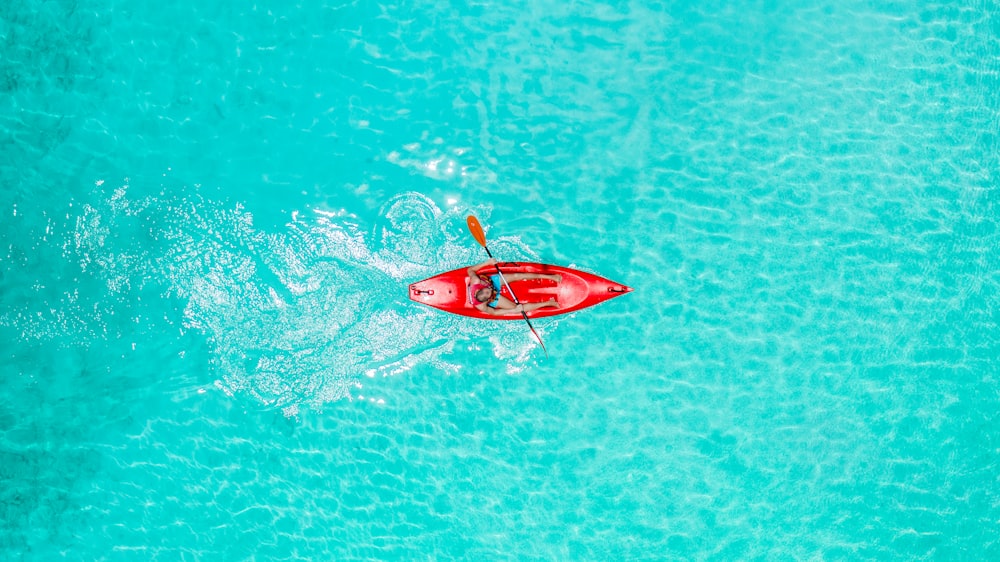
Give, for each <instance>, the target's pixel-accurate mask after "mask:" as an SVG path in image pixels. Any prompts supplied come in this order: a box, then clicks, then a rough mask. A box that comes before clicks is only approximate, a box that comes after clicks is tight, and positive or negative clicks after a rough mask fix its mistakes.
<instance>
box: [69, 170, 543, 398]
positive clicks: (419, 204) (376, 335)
mask: <svg viewBox="0 0 1000 562" xmlns="http://www.w3.org/2000/svg"><path fill="white" fill-rule="evenodd" d="M86 214H87V217H86V219H85V220H80V221H77V232H76V236H75V241H76V242H75V248H74V253H75V254H76V259H79V260H80V262H81V263H82V264H95V263H96V264H102V266H101V274H102V275H103V276H104V278H105V281H106V282H107V284H108V287H109V289H111V290H115V288H116V287H117V288H121V289H120V290H134V289H135V286H136V285H137V284H142V283H150V282H153V281H154V280H155V282H156V283H157V284H159V283H161V282H162V283H163V285H162V287H161V288H160V292H161V293H162V296H165V297H167V299H169V300H172V301H173V302H174V303H175V304H176V306H179V307H180V309H182V313H181V314H180V315H179V316H180V319H179V320H178V321H179V322H180V324H181V326H180V328H181V330H183V331H195V332H196V333H201V334H204V336H205V338H206V340H207V345H208V348H209V352H208V356H209V363H210V369H211V372H212V378H214V380H215V385H216V386H217V387H218V388H220V389H222V390H223V391H225V392H227V393H229V394H234V395H239V394H246V395H249V396H252V397H253V398H254V399H255V400H257V401H259V402H260V403H261V404H262V405H264V406H265V407H275V408H280V409H282V410H283V411H284V412H285V414H286V415H294V414H296V413H297V412H298V411H299V408H300V407H302V406H308V407H320V406H321V405H322V404H324V403H327V402H331V401H336V400H341V399H344V398H348V399H357V398H364V393H363V391H362V390H361V388H362V385H363V383H364V382H365V381H366V378H374V377H379V376H390V375H395V374H399V373H403V372H406V371H408V370H410V369H412V368H414V367H415V366H418V365H419V366H428V365H429V366H431V368H434V369H435V370H438V371H445V372H447V371H454V370H457V369H458V366H457V365H455V364H451V363H449V360H448V356H449V355H450V354H451V352H452V351H453V348H454V345H455V344H454V342H455V341H456V339H459V340H462V339H467V337H468V336H467V335H465V334H468V333H469V331H470V329H471V330H472V331H473V333H472V334H471V335H472V336H473V337H476V336H477V335H481V336H482V337H483V338H484V339H488V338H489V337H491V334H492V333H493V332H491V331H490V330H489V329H488V328H487V327H486V326H482V325H481V324H482V323H476V324H479V325H474V326H470V325H469V321H467V320H464V319H455V318H451V317H449V316H448V315H443V314H440V313H438V312H437V311H432V310H429V309H425V308H424V307H421V306H420V305H417V304H415V303H412V302H410V301H409V300H408V297H407V292H406V286H407V283H408V282H412V281H414V280H418V279H421V278H423V277H426V276H429V275H431V274H433V273H436V272H438V271H441V270H443V269H448V268H453V267H457V266H460V265H463V264H466V263H472V262H474V261H479V260H481V259H482V256H480V255H479V253H480V252H477V250H478V249H479V248H478V247H476V246H475V244H471V243H470V241H469V240H468V235H467V233H466V232H465V231H464V228H463V227H462V226H461V225H462V222H463V220H464V213H462V212H460V210H458V209H454V210H451V211H447V212H445V211H442V210H441V209H440V208H438V207H437V206H436V205H435V204H434V202H433V201H431V200H430V199H428V198H427V197H425V196H423V195H421V194H418V193H406V194H402V195H399V196H397V197H395V198H393V199H392V200H390V201H388V202H387V203H386V204H385V205H384V206H383V208H382V209H381V210H380V212H379V214H378V218H377V220H376V224H365V223H364V221H363V220H362V219H360V218H358V217H357V216H355V215H353V214H351V213H349V212H347V211H340V212H329V211H318V210H317V211H307V212H297V213H293V215H292V217H293V219H292V221H291V222H289V223H288V224H287V225H285V226H284V228H283V229H279V231H278V232H266V231H264V230H263V229H259V228H257V227H255V225H254V222H253V216H252V215H251V213H249V212H247V211H246V210H245V209H244V208H242V207H241V206H239V205H236V206H235V207H231V208H223V207H222V206H220V205H218V204H215V203H213V202H210V201H205V200H204V199H202V198H199V197H190V198H184V199H175V200H167V199H165V198H164V197H162V196H159V197H151V198H146V199H144V200H130V199H129V198H128V197H127V186H125V187H122V188H121V189H119V190H117V191H116V192H115V195H114V196H112V197H111V198H109V200H108V202H107V204H106V205H104V206H103V208H96V207H94V206H89V207H88V209H87V213H86ZM111 231H114V232H117V233H118V239H119V240H124V239H131V240H133V242H132V243H131V245H130V247H129V248H127V249H124V250H123V249H122V248H121V247H120V244H119V247H118V248H117V249H115V250H114V251H113V255H111V252H112V251H111V250H109V249H108V247H107V245H106V244H105V239H106V238H107V236H108V232H111ZM128 231H133V232H132V233H131V235H129V234H122V233H123V232H126V233H127V232H128ZM503 243H506V244H508V245H514V246H519V245H520V244H519V242H518V241H516V240H505V241H504V242H503ZM511 251H516V252H518V254H519V255H521V256H524V255H527V254H528V252H527V250H526V249H525V248H512V249H511ZM478 331H481V332H482V333H481V334H477V333H476V332H478ZM494 332H495V330H494ZM500 337H502V336H500ZM495 343H496V344H497V346H498V347H500V345H499V344H500V343H501V342H495ZM509 343H510V342H503V344H504V346H505V347H506V346H509ZM513 348H514V349H515V350H516V349H518V346H516V345H515V346H513ZM528 348H529V349H530V346H529V347H528ZM178 352H179V353H181V354H183V352H184V351H183V350H178ZM509 353H510V352H508V354H509ZM514 353H516V352H514Z"/></svg>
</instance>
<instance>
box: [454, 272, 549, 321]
mask: <svg viewBox="0 0 1000 562" xmlns="http://www.w3.org/2000/svg"><path fill="white" fill-rule="evenodd" d="M496 263H497V260H496V258H490V259H488V260H486V261H484V262H483V263H481V264H478V265H474V266H472V267H470V268H469V269H468V270H467V272H468V275H469V294H470V295H471V296H472V304H473V305H475V307H476V308H477V309H479V311H480V312H485V313H486V314H492V315H494V316H503V315H506V314H515V313H518V312H522V311H524V312H531V311H532V310H535V309H538V308H544V307H547V306H551V307H558V306H559V303H558V302H556V299H554V298H552V299H549V300H547V301H543V302H524V303H521V304H517V303H515V302H514V301H512V300H510V299H508V298H507V297H505V296H503V295H501V294H500V284H501V283H503V281H502V280H501V279H500V275H499V274H498V273H494V274H493V275H488V276H486V277H483V276H481V275H479V274H478V273H476V272H477V271H479V270H480V269H482V268H484V267H486V266H489V265H496ZM504 277H505V278H506V279H507V283H515V282H517V281H529V280H531V279H547V280H549V281H555V282H556V283H557V284H558V283H560V282H561V281H562V275H548V274H545V273H510V274H507V275H504Z"/></svg>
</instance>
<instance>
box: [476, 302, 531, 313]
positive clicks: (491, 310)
mask: <svg viewBox="0 0 1000 562" xmlns="http://www.w3.org/2000/svg"><path fill="white" fill-rule="evenodd" d="M502 304H503V303H502V302H501V303H499V304H497V308H493V307H492V306H489V305H487V304H486V303H481V304H477V305H476V308H478V309H479V311H480V312H485V313H486V314H489V315H490V316H510V315H511V314H517V313H519V312H521V305H519V304H518V305H515V306H513V307H511V308H502V307H501V305H502Z"/></svg>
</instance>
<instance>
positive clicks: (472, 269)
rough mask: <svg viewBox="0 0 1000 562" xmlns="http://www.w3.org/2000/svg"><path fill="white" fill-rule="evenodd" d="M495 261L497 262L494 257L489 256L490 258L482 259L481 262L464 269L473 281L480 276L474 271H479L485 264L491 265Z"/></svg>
mask: <svg viewBox="0 0 1000 562" xmlns="http://www.w3.org/2000/svg"><path fill="white" fill-rule="evenodd" d="M496 262H497V260H496V259H494V258H490V259H488V260H486V261H484V262H483V263H479V264H476V265H474V266H472V267H470V268H469V269H467V270H465V271H466V273H468V275H469V279H471V280H473V281H475V280H476V279H479V278H480V277H479V275H478V274H477V273H476V272H477V271H479V270H480V269H482V268H484V267H486V266H487V265H493V264H495V263H496Z"/></svg>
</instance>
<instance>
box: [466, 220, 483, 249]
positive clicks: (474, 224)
mask: <svg viewBox="0 0 1000 562" xmlns="http://www.w3.org/2000/svg"><path fill="white" fill-rule="evenodd" d="M465 222H466V224H468V225H469V232H471V233H472V237H473V238H475V239H476V242H479V245H480V246H482V247H484V248H485V247H486V233H484V232H483V226H482V225H481V224H479V219H477V218H476V217H474V216H472V215H469V216H468V218H466V219H465Z"/></svg>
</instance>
